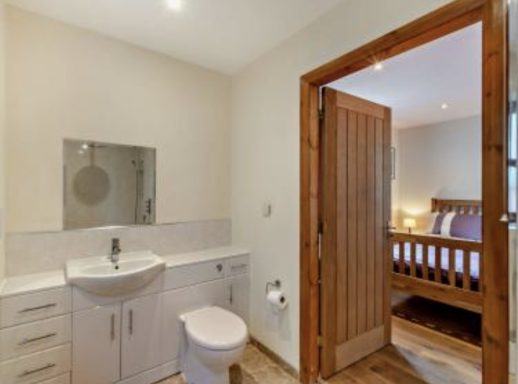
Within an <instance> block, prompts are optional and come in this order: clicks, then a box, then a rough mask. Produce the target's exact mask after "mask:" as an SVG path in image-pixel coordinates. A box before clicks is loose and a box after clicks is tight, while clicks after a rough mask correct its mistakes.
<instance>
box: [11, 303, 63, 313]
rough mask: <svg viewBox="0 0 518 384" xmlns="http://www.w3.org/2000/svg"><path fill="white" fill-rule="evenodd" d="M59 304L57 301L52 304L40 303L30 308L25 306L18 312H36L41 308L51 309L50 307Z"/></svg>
mask: <svg viewBox="0 0 518 384" xmlns="http://www.w3.org/2000/svg"><path fill="white" fill-rule="evenodd" d="M55 306H57V304H56V303H50V304H45V305H39V306H37V307H29V308H24V309H22V310H20V311H18V313H27V312H34V311H39V310H41V309H49V308H52V307H55Z"/></svg>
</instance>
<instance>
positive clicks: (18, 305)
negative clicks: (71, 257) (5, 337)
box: [0, 287, 71, 328]
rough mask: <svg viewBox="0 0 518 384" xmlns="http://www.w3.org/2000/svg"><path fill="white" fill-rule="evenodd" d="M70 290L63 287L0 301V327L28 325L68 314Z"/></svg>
mask: <svg viewBox="0 0 518 384" xmlns="http://www.w3.org/2000/svg"><path fill="white" fill-rule="evenodd" d="M70 304H71V294H70V288H68V287H64V288H59V289H53V290H50V291H43V292H36V293H31V294H27V295H20V296H12V297H7V298H5V299H2V300H0V327H1V328H5V327H10V326H13V325H16V324H23V323H28V322H31V321H35V320H41V319H46V318H49V317H53V316H58V315H62V314H65V313H67V312H70V307H71V305H70Z"/></svg>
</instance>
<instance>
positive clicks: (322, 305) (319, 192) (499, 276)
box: [301, 0, 509, 383]
mask: <svg viewBox="0 0 518 384" xmlns="http://www.w3.org/2000/svg"><path fill="white" fill-rule="evenodd" d="M505 17H506V2H505V1H497V0H486V1H483V0H458V1H455V2H453V3H450V4H448V5H447V6H445V7H443V8H440V9H438V10H437V11H435V12H432V13H431V14H428V15H426V16H424V17H422V18H420V19H418V20H416V21H414V22H412V23H410V24H408V25H406V26H404V27H402V28H400V29H398V30H397V31H394V32H392V33H389V34H387V35H385V36H383V37H381V38H379V39H377V40H375V41H373V42H371V43H369V44H367V45H366V46H363V47H360V48H358V49H357V50H355V51H353V52H350V53H348V54H346V55H344V56H342V57H340V58H338V59H337V60H334V61H332V62H330V63H328V64H326V65H324V66H322V67H320V68H317V69H315V70H314V71H312V72H310V73H308V74H306V75H305V76H303V77H302V79H301V145H302V146H301V378H302V381H303V382H304V383H312V382H314V381H315V380H316V379H317V378H318V377H319V375H320V374H322V376H324V377H329V376H330V375H332V373H334V372H335V371H338V370H340V369H341V368H343V366H349V365H350V364H351V363H354V362H355V361H357V360H359V359H361V358H363V357H365V356H369V355H370V354H371V353H373V352H375V351H377V350H378V349H380V348H382V347H383V346H384V345H386V344H388V343H389V342H390V340H391V336H392V335H391V333H392V329H391V326H390V324H391V313H390V309H391V300H390V287H391V286H392V285H393V280H397V281H398V282H399V283H400V286H406V288H408V290H407V291H409V292H411V293H413V294H419V295H420V296H425V297H426V295H425V293H428V295H429V296H431V297H428V299H430V298H431V299H433V300H435V301H439V302H440V301H442V302H443V303H444V302H447V303H449V304H454V303H456V304H459V303H460V304H461V305H458V306H459V307H464V308H465V309H469V310H471V311H475V312H476V310H477V308H479V310H481V311H484V316H483V319H482V322H483V325H482V329H483V331H482V347H483V350H482V376H483V382H484V383H507V382H508V364H509V361H508V354H509V351H508V334H509V320H508V277H507V276H508V257H507V254H508V247H507V245H508V241H507V239H508V237H507V236H508V233H507V224H506V223H504V222H503V221H501V218H502V214H503V213H505V212H507V196H506V166H505V165H506V153H505V147H506V145H505V144H506V140H507V137H506V118H507V116H506V100H507V98H506V90H507V84H506V65H507V63H506V55H505V51H506V23H505ZM477 23H480V24H481V25H482V28H481V29H482V32H481V33H482V41H483V46H482V50H481V52H480V61H481V62H482V63H483V64H482V75H481V78H482V95H483V97H482V98H481V106H480V108H481V110H482V118H481V121H480V125H481V129H482V135H481V141H482V156H481V163H482V165H481V174H482V181H481V185H482V188H481V196H482V197H483V198H484V204H483V206H482V204H481V203H480V199H477V198H476V196H474V197H475V198H469V197H471V196H469V197H466V198H464V197H462V198H460V197H459V196H455V197H458V198H450V196H444V195H443V196H439V197H441V198H439V199H437V198H436V197H437V196H431V197H433V198H435V200H433V201H434V204H435V205H434V207H435V212H438V213H443V211H448V212H444V213H458V214H461V213H471V216H478V215H479V213H480V212H483V214H482V215H481V216H480V220H481V221H482V224H483V228H484V231H483V233H482V239H481V240H482V243H481V244H480V246H479V248H478V249H471V248H466V247H464V243H462V244H460V243H456V244H450V243H448V244H446V243H440V244H439V243H434V244H431V245H430V244H428V243H426V242H424V240H423V239H421V243H419V244H417V243H416V242H415V241H413V240H412V241H410V239H409V238H408V236H409V235H411V234H407V238H401V239H399V240H398V241H397V243H395V244H394V243H392V242H391V240H390V238H389V236H388V230H389V229H391V228H390V227H392V224H389V223H390V216H391V212H390V195H391V193H390V189H391V188H390V184H391V178H392V176H393V174H394V169H392V166H391V165H392V157H393V156H394V153H393V151H392V150H391V145H390V144H391V133H390V127H391V123H392V121H393V120H392V118H391V113H392V111H391V110H390V108H387V107H386V106H384V105H383V104H380V103H375V102H372V100H365V99H363V98H357V97H355V96H353V95H351V94H344V93H343V92H336V91H335V90H332V88H326V89H324V91H323V92H322V95H323V96H322V102H323V103H324V105H325V111H324V121H325V119H326V116H327V115H328V113H330V111H333V110H334V112H331V113H333V114H332V115H329V116H327V119H328V120H327V122H328V123H329V122H330V121H331V122H332V123H331V124H330V125H331V126H335V127H339V126H340V124H342V125H345V126H347V127H350V126H353V127H354V129H353V130H352V133H351V135H353V136H349V133H350V132H348V130H346V131H347V134H345V135H344V134H343V133H340V132H343V131H344V130H343V129H335V130H330V131H327V129H325V130H322V129H320V119H319V115H320V114H319V106H320V103H321V98H320V95H321V89H322V87H324V86H325V85H326V84H329V83H332V82H335V81H337V80H339V79H341V78H343V77H345V76H348V75H352V74H354V73H357V72H359V71H361V70H363V69H365V68H371V69H372V70H375V69H377V70H379V71H380V72H382V70H383V68H382V66H383V63H388V60H389V59H391V58H397V57H396V56H398V55H400V54H402V53H404V52H407V51H411V50H412V49H414V48H417V47H421V46H424V45H425V44H427V43H430V42H433V41H435V40H437V39H440V38H442V37H444V36H448V35H450V34H452V33H454V32H458V31H460V30H462V29H464V28H469V27H473V26H474V25H475V24H477ZM380 67H381V68H380ZM479 95H480V93H479ZM442 104H447V101H444V103H441V107H442ZM329 106H332V108H330V107H329ZM446 109H448V107H446V108H441V110H446ZM343 110H345V113H344V112H343ZM341 111H342V112H341ZM349 116H355V117H354V118H353V120H352V121H348V119H349ZM359 116H362V117H359ZM329 119H331V120H329ZM328 125H329V124H328ZM361 127H366V128H367V129H366V130H364V129H360V128H361ZM326 128H327V125H326ZM364 131H365V133H363V132H364ZM358 132H362V133H361V135H360V136H357V134H358ZM340 140H341V141H342V142H343V144H345V147H346V148H348V150H347V151H342V152H343V153H342V152H341V151H338V150H337V148H339V147H338V146H334V148H335V149H334V152H333V151H331V153H329V151H328V152H327V153H324V152H323V151H322V148H324V146H325V145H326V143H329V142H335V143H338V142H340ZM350 142H353V143H355V144H354V145H353V146H351V145H349V146H347V145H348V144H349V143H350ZM369 159H370V160H369ZM372 159H374V160H372ZM377 159H382V161H380V162H379V163H380V164H378V162H377ZM330 162H331V163H334V164H339V163H340V162H342V163H343V164H342V167H341V168H340V167H338V166H335V167H334V169H333V168H331V169H329V167H328V166H327V165H329V164H330ZM324 164H325V165H324ZM358 169H360V170H361V172H360V173H361V174H362V175H363V174H364V173H363V170H364V169H365V175H368V172H369V170H370V172H372V174H371V177H367V178H366V180H360V182H356V183H355V185H352V186H351V183H352V182H351V179H350V178H347V177H345V178H344V177H342V178H337V172H342V174H345V175H346V176H347V174H348V173H350V172H353V173H354V172H356V175H357V174H358ZM326 172H327V174H326ZM344 172H345V173H344ZM396 177H397V176H396ZM329 180H334V182H333V181H331V182H330V181H329ZM355 180H356V181H358V180H359V179H357V178H356V179H355ZM369 180H372V181H369ZM333 183H334V184H333ZM339 183H341V184H339ZM369 183H371V184H369ZM340 188H341V189H340ZM340 190H343V191H346V192H347V193H345V194H343V196H342V197H341V198H342V199H343V201H347V199H351V198H355V201H357V202H358V201H361V203H360V204H359V205H358V204H356V206H355V208H354V210H353V211H343V209H344V208H343V207H344V206H345V207H346V208H345V209H347V207H348V205H342V206H340V205H339V204H338V205H337V201H339V199H337V198H336V197H337V196H338V193H337V191H340ZM326 191H327V195H326V196H324V195H325V194H326ZM330 191H331V192H330ZM329 193H331V195H329ZM333 194H334V195H333ZM358 195H360V196H365V199H359V200H358V198H357V196H358ZM329 196H331V198H328V197H329ZM351 196H352V197H351ZM371 201H372V202H373V203H372V204H371V203H370V202H371ZM364 205H365V206H364ZM340 209H342V211H340ZM358 210H359V211H360V212H365V215H364V214H363V213H362V214H361V215H360V216H358ZM449 211H451V212H449ZM326 215H327V216H326ZM351 216H352V218H351ZM358 218H359V220H360V226H358V225H357V224H358ZM405 219H407V220H405ZM418 220H420V219H419V218H417V217H403V218H402V221H401V222H398V224H399V226H400V227H401V226H405V227H410V228H411V229H412V227H414V225H417V221H418ZM448 220H449V219H448ZM330 222H331V223H333V224H332V225H329V223H330ZM337 223H339V225H337ZM405 224H406V225H405ZM340 225H341V226H342V230H338V229H337V228H338V227H339V226H340ZM358 228H366V230H365V231H363V230H361V231H358ZM369 228H374V236H373V235H372V233H371V231H369V230H368V229H369ZM330 229H331V230H330ZM406 229H408V228H406ZM350 231H354V233H352V232H350ZM344 233H347V234H348V235H349V234H351V238H354V239H356V240H355V242H354V244H353V245H351V242H348V241H347V240H344V238H345V239H347V238H348V237H347V236H344ZM380 234H381V237H380ZM403 235H404V234H403V233H402V234H401V236H403ZM369 236H371V240H370V241H369V240H368V239H369ZM372 236H373V237H372ZM376 236H378V237H376ZM358 239H360V240H361V242H360V243H361V245H360V246H361V247H364V249H363V248H362V249H363V251H364V253H365V254H369V252H370V254H371V255H373V256H372V257H371V258H370V259H369V258H368V259H366V260H361V259H356V260H353V261H351V262H352V264H350V263H349V261H348V262H347V263H342V265H341V266H339V265H338V264H337V263H336V261H337V260H338V258H339V256H338V255H340V254H341V253H342V254H351V247H353V248H354V252H357V251H358V249H357V246H358V244H357V240H358ZM412 239H414V237H413V238H412ZM423 242H424V244H423ZM407 243H408V244H409V245H408V247H409V250H408V252H407V245H406V244H407ZM429 245H430V246H431V247H433V248H434V249H439V252H436V253H435V254H434V255H433V256H432V258H430V254H429V255H427V256H425V255H424V253H425V252H426V251H424V249H425V248H426V249H428V246H429ZM340 247H342V248H341V249H340ZM377 247H378V248H377ZM418 249H419V250H420V251H421V252H419V251H418ZM443 249H446V253H445V257H444V259H445V261H446V265H445V268H439V267H437V268H435V266H440V265H441V266H442V263H443V261H442V258H441V254H442V250H443ZM330 250H331V252H330ZM368 250H370V251H368ZM388 250H390V252H389V251H388ZM395 250H398V251H399V254H398V255H397V259H396V260H394V251H395ZM457 251H460V254H459V256H460V261H457ZM477 251H478V252H479V253H480V255H483V257H480V259H481V260H482V261H481V262H480V263H479V264H478V265H479V276H478V277H477V276H476V275H475V274H470V273H462V272H465V271H470V270H471V266H473V265H474V264H477V261H476V259H475V258H472V257H471V255H472V254H473V253H476V252H477ZM407 253H408V260H407ZM465 255H468V256H465ZM319 257H321V258H319ZM330 257H331V263H329V258H330ZM326 258H327V259H326ZM425 259H427V261H428V262H426V261H424V260H425ZM431 259H433V262H432V260H431ZM418 261H420V263H418ZM320 265H321V266H320ZM457 265H459V268H461V271H457V269H456V268H457ZM468 265H469V268H467V266H468ZM358 267H360V269H361V270H362V271H365V275H364V276H362V275H358V274H357V273H352V274H350V273H348V271H350V270H354V271H358ZM369 268H371V269H369ZM466 268H467V269H466ZM443 269H444V271H443ZM367 271H372V275H373V276H376V274H378V276H380V275H381V276H384V278H381V279H375V278H373V277H372V276H371V275H368V276H367ZM482 271H483V273H482ZM393 272H394V275H397V274H399V275H400V276H399V279H398V276H396V278H395V279H393ZM443 272H445V273H444V274H443ZM459 272H461V273H459ZM459 275H460V277H459ZM425 277H426V278H425ZM340 278H342V279H343V280H344V281H346V282H347V284H346V285H343V284H339V281H340ZM417 278H420V279H421V280H422V281H420V282H419V284H417V285H416V284H414V283H415V282H416V280H417ZM369 279H370V280H369ZM371 280H373V281H374V283H373V284H370V285H369V283H364V282H365V281H367V282H370V281H371ZM477 280H478V281H477ZM423 283H425V284H423ZM426 283H428V284H426ZM351 284H352V286H351ZM440 284H443V285H444V287H441V288H438V289H435V290H434V289H432V288H431V287H430V285H433V286H435V285H440ZM477 285H478V288H475V287H476V286H477ZM364 286H365V289H364ZM344 287H346V288H347V289H346V288H344ZM446 287H447V288H446ZM412 290H413V291H412ZM324 292H325V294H323V293H324ZM423 292H424V293H423ZM444 292H448V293H447V294H444ZM340 295H341V296H340ZM359 295H366V296H359ZM369 295H371V297H372V301H373V303H374V304H373V305H372V306H370V307H369V308H366V310H365V311H363V309H362V310H361V311H358V310H357V309H358V307H357V308H356V310H355V309H354V308H353V310H348V309H347V310H343V308H349V307H348V306H347V305H344V304H343V303H341V307H339V306H338V305H337V300H336V298H337V297H344V298H347V299H349V302H350V301H351V300H350V299H351V298H354V300H353V301H354V302H355V303H356V305H357V306H358V303H360V305H363V303H364V302H365V300H364V299H365V297H367V298H368V297H369ZM340 308H342V309H340ZM321 309H322V310H323V312H325V311H326V309H327V310H328V313H327V314H324V316H321V315H322V311H321ZM329 311H330V312H329ZM360 312H361V313H360ZM363 314H365V316H364V315H363ZM330 319H332V321H330ZM399 321H401V320H400V319H396V320H395V322H399ZM336 324H346V327H345V328H343V327H337V326H336ZM350 324H353V326H352V327H351V326H350ZM411 325H412V326H414V327H415V326H416V325H415V324H411ZM419 329H421V328H419ZM360 331H361V332H360ZM414 331H415V330H414ZM425 331H426V332H429V330H427V329H425ZM333 340H334V341H335V344H334V345H333V347H334V348H330V345H329V343H330V341H333ZM337 340H341V341H344V340H345V341H347V343H336V341H337ZM330 351H332V352H330ZM393 357H394V356H393ZM394 358H396V359H397V356H396V357H394ZM402 371H405V370H404V368H403V369H402ZM395 381H397V379H395ZM423 382H426V381H423Z"/></svg>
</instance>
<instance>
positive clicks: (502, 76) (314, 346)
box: [300, 0, 509, 384]
mask: <svg viewBox="0 0 518 384" xmlns="http://www.w3.org/2000/svg"><path fill="white" fill-rule="evenodd" d="M478 21H482V23H483V38H482V40H483V54H482V56H483V58H482V59H483V90H482V97H483V100H482V101H483V103H482V104H483V105H482V125H483V127H482V184H483V185H482V197H483V204H484V205H483V211H484V216H483V243H484V248H483V249H484V251H483V254H484V265H483V270H484V274H483V276H482V298H483V313H484V315H483V319H482V341H483V352H482V354H483V359H482V360H483V361H482V363H483V368H482V377H483V383H485V384H507V383H508V377H509V350H508V348H509V347H508V346H509V318H508V314H509V309H508V305H509V303H508V294H509V292H508V290H509V286H508V281H509V278H508V228H507V224H506V223H503V222H501V221H500V217H501V215H502V214H503V213H505V212H507V188H506V174H507V153H506V142H507V131H506V128H507V97H508V95H507V87H508V85H507V55H506V44H507V2H506V0H456V1H454V2H452V3H449V4H447V5H446V6H443V7H441V8H439V9H437V10H435V11H433V12H431V13H429V14H427V15H425V16H423V17H421V18H419V19H417V20H415V21H412V22H411V23H409V24H406V25H404V26H403V27H401V28H398V29H396V30H394V31H392V32H390V33H388V34H386V35H384V36H382V37H380V38H378V39H376V40H374V41H372V42H370V43H368V44H366V45H364V46H362V47H360V48H357V49H355V50H353V51H351V52H349V53H347V54H345V55H343V56H341V57H339V58H337V59H335V60H333V61H331V62H329V63H327V64H324V65H323V66H321V67H319V68H316V69H315V70H313V71H311V72H309V73H307V74H305V75H304V76H302V77H301V81H300V94H301V100H300V103H301V104H300V105H301V115H300V145H301V148H300V150H301V157H300V377H301V381H302V383H304V384H312V383H314V382H315V381H316V379H317V377H318V372H319V347H318V333H319V262H318V226H319V145H320V143H319V89H320V87H321V86H323V85H325V84H328V83H330V82H332V81H335V80H338V79H339V78H341V77H344V76H347V75H350V74H352V73H354V72H357V71H359V70H361V69H364V68H367V67H369V66H371V65H372V64H373V61H375V60H386V59H388V58H390V57H392V56H395V55H398V54H401V53H403V52H405V51H408V50H410V49H413V48H415V47H417V46H420V45H422V44H426V43H428V42H430V41H433V40H435V39H437V38H440V37H442V36H444V35H447V34H449V33H452V32H454V31H456V30H459V29H461V28H464V27H467V26H469V25H471V24H473V23H476V22H478Z"/></svg>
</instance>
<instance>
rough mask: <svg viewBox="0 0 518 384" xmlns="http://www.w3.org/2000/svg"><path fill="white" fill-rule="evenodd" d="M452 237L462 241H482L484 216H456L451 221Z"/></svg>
mask: <svg viewBox="0 0 518 384" xmlns="http://www.w3.org/2000/svg"><path fill="white" fill-rule="evenodd" d="M450 233H451V236H453V237H460V238H462V239H470V240H479V241H480V240H482V216H480V215H455V217H454V218H453V220H452V221H451V230H450Z"/></svg>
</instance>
